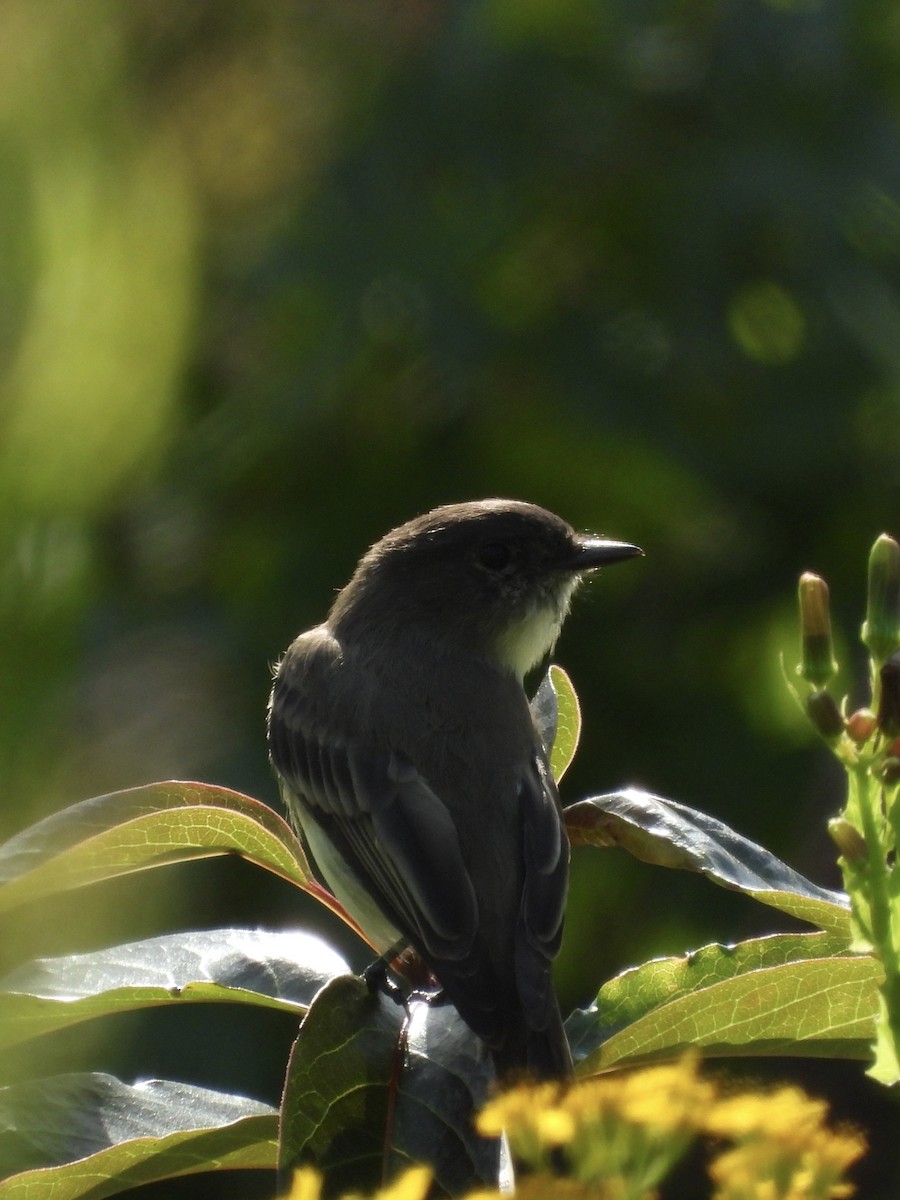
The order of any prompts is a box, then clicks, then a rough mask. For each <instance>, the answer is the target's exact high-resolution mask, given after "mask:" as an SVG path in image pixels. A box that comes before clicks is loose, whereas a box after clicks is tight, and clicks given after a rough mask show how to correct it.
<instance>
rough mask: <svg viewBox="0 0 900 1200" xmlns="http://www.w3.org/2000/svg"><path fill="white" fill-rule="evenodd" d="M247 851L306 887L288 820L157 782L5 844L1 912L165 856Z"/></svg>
mask: <svg viewBox="0 0 900 1200" xmlns="http://www.w3.org/2000/svg"><path fill="white" fill-rule="evenodd" d="M234 853H237V854H240V855H242V856H243V857H244V858H247V859H249V860H250V861H251V862H255V863H257V864H258V865H259V866H263V867H265V868H266V869H267V870H269V871H272V872H274V873H275V874H276V875H280V876H282V878H284V879H288V880H290V881H291V882H292V883H295V884H297V885H298V886H299V887H305V886H306V885H307V884H308V883H309V881H310V878H311V875H310V871H309V867H308V865H307V863H306V859H305V856H304V854H303V849H302V847H301V846H300V843H299V842H298V840H297V838H296V837H295V835H294V833H293V832H292V831H291V829H290V828H289V826H288V825H287V824H286V823H285V822H284V821H283V820H282V819H281V818H280V817H279V816H278V815H277V814H276V813H274V812H273V811H272V810H271V809H270V808H268V807H267V806H266V805H265V804H261V803H260V802H259V801H258V800H253V799H251V798H250V797H249V796H244V795H241V793H239V792H232V791H229V790H228V789H227V788H220V787H212V786H211V785H209V784H202V783H178V782H173V783H152V784H147V785H145V786H144V787H138V788H130V789H129V790H127V791H124V792H112V793H110V794H109V795H106V796H97V797H94V798H93V799H91V800H83V801H82V802H81V803H80V804H74V805H72V806H71V808H66V809H63V811H62V812H58V813H54V814H53V815H52V816H49V817H47V818H45V819H44V820H43V821H39V822H38V824H36V825H32V826H30V827H29V828H28V829H25V830H23V831H22V832H21V833H19V834H17V835H16V836H15V837H13V838H11V839H10V841H8V842H6V843H5V845H3V846H2V847H0V912H4V911H7V910H9V909H11V908H14V907H16V906H17V905H19V904H24V903H26V902H27V901H30V900H34V899H37V898H38V897H42V896H51V895H53V894H55V893H57V892H62V891H66V890H68V889H69V888H75V887H82V886H84V885H85V884H89V883H94V882H96V881H98V880H101V879H112V878H114V877H115V876H117V875H124V874H128V873H129V872H131V871H141V870H145V869H146V868H148V867H157V866H161V865H163V864H165V863H171V862H182V861H184V860H185V859H191V858H203V857H208V856H210V855H217V854H234Z"/></svg>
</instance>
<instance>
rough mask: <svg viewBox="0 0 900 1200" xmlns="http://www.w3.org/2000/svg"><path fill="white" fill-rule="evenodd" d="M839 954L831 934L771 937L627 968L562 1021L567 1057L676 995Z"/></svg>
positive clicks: (840, 941)
mask: <svg viewBox="0 0 900 1200" xmlns="http://www.w3.org/2000/svg"><path fill="white" fill-rule="evenodd" d="M845 953H846V947H845V946H844V944H843V939H842V938H841V937H840V936H838V935H837V934H832V933H776V934H770V935H769V936H767V937H760V938H750V939H748V940H747V941H744V942H738V943H737V944H736V945H730V946H723V945H721V944H720V943H718V942H714V943H712V944H711V945H708V946H703V947H701V948H700V949H699V950H692V951H691V952H690V953H689V954H683V955H678V956H674V957H671V958H654V959H651V960H650V961H649V962H645V963H642V964H641V965H640V966H637V967H629V968H628V969H627V970H625V971H622V973H621V974H619V975H617V976H615V978H614V979H610V980H609V981H608V982H607V983H605V984H604V985H603V987H602V988H601V989H600V992H599V994H598V996H597V999H596V1001H595V1002H594V1003H593V1004H592V1005H590V1007H589V1008H585V1009H576V1010H575V1012H574V1013H572V1015H571V1016H570V1017H569V1018H568V1020H567V1021H566V1034H567V1036H568V1038H569V1044H570V1045H571V1047H572V1053H573V1055H574V1057H575V1059H576V1061H577V1060H579V1059H581V1058H585V1057H586V1056H587V1055H588V1054H589V1053H591V1052H592V1051H593V1050H596V1049H597V1047H598V1046H600V1045H601V1044H602V1043H603V1042H605V1041H606V1040H608V1039H609V1038H610V1037H612V1036H613V1034H616V1033H618V1032H620V1031H621V1030H623V1029H625V1028H627V1027H628V1026H629V1025H632V1024H633V1023H634V1022H635V1021H638V1020H640V1019H641V1018H642V1017H644V1016H646V1015H647V1014H648V1013H651V1012H653V1011H654V1010H655V1009H658V1008H661V1007H662V1005H664V1004H668V1003H670V1002H671V1001H673V1000H676V999H677V998H678V997H680V996H684V995H689V994H690V993H692V992H697V991H700V990H701V989H703V988H707V987H710V986H712V985H713V984H716V983H722V982H724V981H725V980H727V979H734V978H735V977H736V976H738V975H745V974H747V973H748V972H750V971H759V970H760V969H761V968H764V967H776V966H783V965H784V964H785V963H791V962H803V961H806V960H807V959H812V958H825V957H829V956H838V955H843V954H845Z"/></svg>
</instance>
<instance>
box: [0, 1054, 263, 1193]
mask: <svg viewBox="0 0 900 1200" xmlns="http://www.w3.org/2000/svg"><path fill="white" fill-rule="evenodd" d="M276 1124H277V1113H276V1111H275V1109H273V1108H271V1107H270V1106H269V1105H267V1104H260V1103H259V1102H258V1101H256V1100H250V1099H247V1098H246V1097H244V1096H233V1095H228V1094H226V1093H223V1092H214V1091H211V1090H209V1089H207V1088H199V1087H192V1086H190V1085H188V1084H184V1083H175V1082H171V1081H169V1080H150V1081H147V1082H144V1083H138V1084H134V1085H128V1084H125V1083H121V1082H120V1081H119V1080H118V1079H114V1078H113V1077H112V1076H110V1075H89V1074H79V1075H60V1076H55V1077H51V1078H49V1079H40V1080H34V1081H31V1082H28V1083H20V1084H15V1085H14V1086H12V1087H8V1088H0V1173H2V1175H4V1176H6V1178H4V1179H3V1180H2V1181H0V1200H44V1198H46V1200H78V1198H79V1197H90V1200H102V1197H104V1196H113V1195H116V1194H117V1193H119V1192H122V1191H125V1190H127V1189H129V1188H133V1187H137V1186H139V1185H140V1184H143V1183H150V1182H152V1181H154V1180H158V1179H171V1178H173V1177H175V1176H178V1175H193V1174H196V1173H198V1172H201V1171H222V1170H233V1169H235V1168H241V1167H243V1168H257V1169H259V1168H265V1169H271V1168H273V1167H274V1166H275V1159H276V1143H275V1136H276Z"/></svg>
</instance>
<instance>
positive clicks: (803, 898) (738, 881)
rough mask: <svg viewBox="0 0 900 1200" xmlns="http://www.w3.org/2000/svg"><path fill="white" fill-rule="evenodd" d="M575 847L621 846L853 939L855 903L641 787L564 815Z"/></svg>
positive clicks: (596, 799)
mask: <svg viewBox="0 0 900 1200" xmlns="http://www.w3.org/2000/svg"><path fill="white" fill-rule="evenodd" d="M564 816H565V820H566V828H567V830H568V832H569V838H570V840H571V842H572V845H573V846H603V847H606V846H621V847H622V848H623V849H625V850H627V851H628V852H629V853H630V854H633V855H634V857H635V858H639V859H641V861H642V862H647V863H651V864H653V865H655V866H661V867H674V868H677V869H679V870H682V871H698V872H700V873H701V874H702V875H705V876H706V878H707V879H709V880H711V881H712V882H713V883H717V884H719V886H720V887H726V888H729V889H731V890H732V891H738V892H744V893H745V894H746V895H748V896H752V897H753V898H754V899H755V900H758V901H760V902H761V903H762V904H768V905H770V906H771V907H773V908H777V909H779V910H780V911H781V912H785V913H789V914H790V915H791V916H793V917H797V918H798V919H800V920H802V921H809V922H810V924H813V925H816V926H818V927H819V928H820V929H826V930H829V931H831V932H833V933H835V934H838V935H840V936H841V937H843V938H844V942H845V945H846V944H849V941H850V902H849V900H848V898H847V896H846V895H845V894H844V893H843V892H832V891H829V890H828V889H827V888H822V887H819V886H818V885H817V884H815V883H811V882H810V880H808V879H806V878H804V876H802V875H801V874H800V873H799V872H797V871H795V870H793V868H792V867H789V866H788V865H787V864H786V863H783V862H782V861H781V859H779V858H776V856H775V855H774V854H772V853H771V852H770V851H768V850H766V849H765V848H764V847H763V846H758V845H757V844H756V843H755V842H751V841H750V840H749V839H748V838H745V837H742V836H741V835H740V834H739V833H735V831H734V830H733V829H730V828H729V827H728V826H727V825H725V824H724V823H723V822H721V821H718V820H716V818H715V817H710V816H708V815H707V814H706V813H703V812H700V811H699V810H698V809H693V808H688V807H687V806H686V805H684V804H677V803H676V802H675V801H674V800H664V799H663V798H662V797H661V796H654V795H651V793H649V792H644V791H641V790H640V789H639V788H625V789H624V790H623V791H619V792H610V793H608V794H606V795H603V796H591V797H590V798H589V799H587V800H580V801H578V803H577V804H572V805H570V806H569V807H568V808H566V809H565V810H564Z"/></svg>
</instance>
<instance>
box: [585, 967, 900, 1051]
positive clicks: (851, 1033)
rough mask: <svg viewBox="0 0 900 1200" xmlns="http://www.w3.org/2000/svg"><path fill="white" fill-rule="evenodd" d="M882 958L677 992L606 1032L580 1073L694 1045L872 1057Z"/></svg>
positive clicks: (775, 970)
mask: <svg viewBox="0 0 900 1200" xmlns="http://www.w3.org/2000/svg"><path fill="white" fill-rule="evenodd" d="M881 978H882V971H881V967H880V965H879V963H878V962H877V961H876V960H875V959H873V958H871V957H869V956H868V955H847V956H846V957H840V958H824V959H808V960H805V961H801V962H789V963H785V964H783V965H782V966H774V967H765V968H762V969H760V970H756V971H748V972H746V973H744V974H741V975H737V976H735V977H734V978H732V979H726V980H723V981H722V982H721V983H714V984H711V985H710V986H709V987H704V988H699V989H698V990H696V991H692V992H689V993H687V994H685V995H680V996H677V997H676V998H675V999H674V1000H672V1001H671V1002H669V1003H667V1004H662V1005H660V1006H659V1007H658V1008H654V1009H653V1010H652V1011H650V1012H648V1013H647V1014H646V1015H644V1016H642V1017H639V1018H638V1019H637V1020H636V1021H634V1022H632V1023H631V1024H630V1025H628V1026H627V1027H626V1028H624V1029H622V1030H620V1031H619V1032H618V1033H615V1034H613V1035H612V1036H611V1037H609V1038H607V1039H606V1040H605V1041H604V1042H603V1044H602V1045H601V1046H600V1047H599V1048H598V1049H597V1050H595V1051H593V1052H591V1053H590V1054H588V1055H587V1057H586V1059H585V1060H584V1061H583V1062H582V1063H581V1064H580V1066H579V1074H591V1073H592V1072H595V1071H602V1070H604V1069H606V1068H608V1067H611V1066H613V1065H620V1064H623V1063H628V1064H629V1065H637V1064H639V1063H646V1062H653V1061H654V1060H657V1059H659V1058H670V1057H672V1056H673V1055H677V1054H680V1053H682V1052H683V1051H685V1050H687V1049H689V1048H690V1047H694V1048H696V1049H699V1050H702V1051H703V1052H704V1054H708V1055H711V1056H712V1055H718V1056H735V1055H741V1056H750V1055H794V1056H797V1055H802V1056H819V1055H821V1056H823V1057H828V1058H860V1059H867V1058H869V1057H870V1056H871V1050H872V1039H873V1036H874V1033H875V1014H876V1012H877V1008H878V985H879V983H880V980H881Z"/></svg>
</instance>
